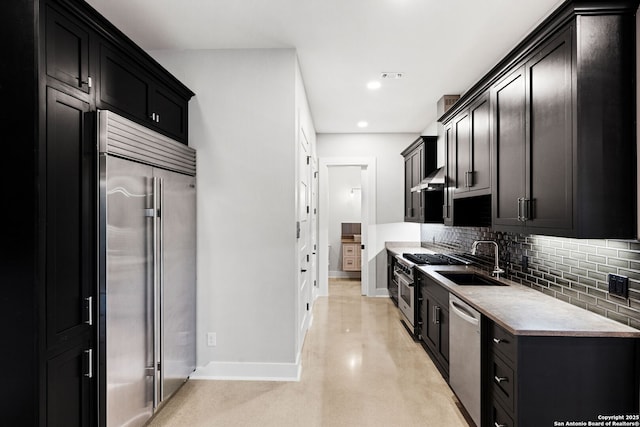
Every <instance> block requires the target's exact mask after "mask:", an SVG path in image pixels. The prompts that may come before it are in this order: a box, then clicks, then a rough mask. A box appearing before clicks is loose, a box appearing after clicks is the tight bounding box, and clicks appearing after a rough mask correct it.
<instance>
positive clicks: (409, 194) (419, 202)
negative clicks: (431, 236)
mask: <svg viewBox="0 0 640 427" xmlns="http://www.w3.org/2000/svg"><path fill="white" fill-rule="evenodd" d="M402 156H403V157H404V177H405V182H404V220H405V222H421V223H425V222H440V223H441V222H442V210H441V209H442V190H441V189H437V190H435V191H426V190H424V191H423V190H420V191H418V190H417V189H416V187H417V186H418V185H420V183H421V182H422V180H423V179H424V178H426V177H427V175H429V174H430V173H431V172H433V171H435V170H436V162H437V158H436V156H437V137H435V136H421V137H420V138H418V139H417V140H416V141H414V142H413V143H412V144H411V145H410V146H409V147H407V148H406V149H405V150H404V151H403V152H402ZM412 189H413V190H412Z"/></svg>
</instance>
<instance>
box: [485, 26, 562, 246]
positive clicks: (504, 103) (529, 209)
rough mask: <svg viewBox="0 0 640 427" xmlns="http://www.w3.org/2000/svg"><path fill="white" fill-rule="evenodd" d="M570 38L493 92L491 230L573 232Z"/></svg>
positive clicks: (549, 48)
mask: <svg viewBox="0 0 640 427" xmlns="http://www.w3.org/2000/svg"><path fill="white" fill-rule="evenodd" d="M570 36H571V32H570V30H566V31H565V32H563V33H562V34H561V35H560V36H559V37H557V38H555V39H554V40H552V42H551V43H549V44H547V45H545V46H544V47H543V48H542V49H540V50H539V51H538V52H536V53H535V54H534V55H533V56H532V57H531V59H530V60H529V61H527V62H526V63H525V65H524V66H523V67H521V68H519V69H518V70H517V71H516V72H515V73H513V74H511V75H509V76H508V77H507V78H506V79H505V80H504V81H502V82H500V83H499V84H498V85H497V86H496V87H495V88H494V89H493V91H492V95H493V101H494V118H495V124H494V126H495V130H496V132H495V139H494V144H495V147H496V191H495V193H494V194H495V197H494V209H493V215H494V219H493V223H494V225H495V226H502V225H504V226H511V227H522V228H525V229H527V230H528V231H530V232H533V231H535V229H536V228H544V229H546V230H548V231H551V230H553V231H551V232H552V233H553V234H562V233H563V232H565V231H568V230H571V228H572V227H571V226H572V219H573V214H572V200H573V194H572V175H573V174H572V170H573V161H572V160H573V154H572V151H573V150H572V145H573V144H572V138H571V133H572V132H571V122H572V110H571V37H570Z"/></svg>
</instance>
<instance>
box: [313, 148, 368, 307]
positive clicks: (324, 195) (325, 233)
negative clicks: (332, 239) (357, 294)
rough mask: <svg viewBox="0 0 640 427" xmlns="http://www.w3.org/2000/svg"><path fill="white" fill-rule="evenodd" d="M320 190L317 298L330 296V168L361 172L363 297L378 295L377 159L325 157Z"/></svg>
mask: <svg viewBox="0 0 640 427" xmlns="http://www.w3.org/2000/svg"><path fill="white" fill-rule="evenodd" d="M319 160H320V162H319V163H320V165H319V168H318V173H319V175H320V176H319V179H320V182H319V189H318V198H319V199H320V206H319V213H318V273H319V274H318V280H319V286H318V288H317V294H316V295H315V296H316V297H318V296H328V295H329V218H328V215H326V214H325V213H326V212H328V210H329V192H328V191H327V190H328V188H329V168H330V167H338V166H357V167H360V170H361V188H362V191H361V193H362V198H361V204H362V209H361V212H362V220H361V222H362V232H361V234H362V244H363V245H364V247H365V249H363V250H362V264H363V268H362V271H361V294H362V295H365V296H375V295H376V258H375V256H371V255H372V252H371V250H370V249H372V248H374V247H375V241H376V236H375V227H372V225H374V224H376V159H375V157H325V158H320V159H319Z"/></svg>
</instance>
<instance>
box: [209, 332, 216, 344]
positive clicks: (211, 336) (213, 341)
mask: <svg viewBox="0 0 640 427" xmlns="http://www.w3.org/2000/svg"><path fill="white" fill-rule="evenodd" d="M216 344H217V343H216V333H215V332H209V333H207V346H209V347H215V346H216Z"/></svg>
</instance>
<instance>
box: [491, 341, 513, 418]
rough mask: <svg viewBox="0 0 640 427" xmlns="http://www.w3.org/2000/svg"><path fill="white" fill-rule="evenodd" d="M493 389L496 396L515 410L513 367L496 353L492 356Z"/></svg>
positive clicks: (506, 405)
mask: <svg viewBox="0 0 640 427" xmlns="http://www.w3.org/2000/svg"><path fill="white" fill-rule="evenodd" d="M490 360H491V366H490V370H489V373H490V378H489V380H490V381H491V389H492V394H493V396H494V398H498V399H499V400H500V401H502V402H503V403H504V404H505V407H507V408H508V409H510V410H513V401H514V396H513V391H514V390H515V387H514V381H515V376H514V374H513V368H512V367H511V366H509V364H507V363H506V362H505V361H503V360H502V359H501V358H500V357H498V356H497V355H496V354H495V353H493V354H492V355H491V356H490Z"/></svg>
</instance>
